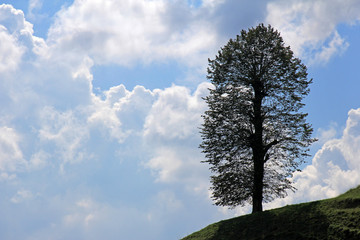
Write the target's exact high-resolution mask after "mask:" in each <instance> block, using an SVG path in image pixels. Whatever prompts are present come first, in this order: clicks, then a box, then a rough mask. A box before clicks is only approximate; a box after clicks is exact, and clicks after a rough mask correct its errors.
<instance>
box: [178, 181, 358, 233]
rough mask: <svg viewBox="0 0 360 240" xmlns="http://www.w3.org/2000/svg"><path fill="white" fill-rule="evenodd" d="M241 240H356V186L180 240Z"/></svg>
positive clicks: (207, 228)
mask: <svg viewBox="0 0 360 240" xmlns="http://www.w3.org/2000/svg"><path fill="white" fill-rule="evenodd" d="M242 239H246V240H248V239H249V240H251V239H278V240H281V239H283V240H289V239H299V240H300V239H301V240H304V239H314V240H316V239H330V240H335V239H349V240H350V239H360V186H359V187H357V188H354V189H351V190H349V191H348V192H346V193H345V194H342V195H340V196H338V197H336V198H331V199H326V200H321V201H315V202H309V203H302V204H296V205H290V206H286V207H283V208H278V209H273V210H269V211H264V212H262V213H256V214H249V215H245V216H241V217H237V218H232V219H229V220H224V221H221V222H218V223H214V224H211V225H209V226H207V227H206V228H204V229H202V230H200V231H198V232H195V233H193V234H191V235H189V236H187V237H185V238H183V239H182V240H242Z"/></svg>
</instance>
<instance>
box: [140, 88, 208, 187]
mask: <svg viewBox="0 0 360 240" xmlns="http://www.w3.org/2000/svg"><path fill="white" fill-rule="evenodd" d="M210 87H211V84H209V83H202V84H200V85H199V86H198V88H197V89H196V91H195V92H194V93H193V94H191V93H190V92H189V90H188V89H187V88H185V87H179V86H172V87H170V88H167V89H165V90H164V91H158V92H157V94H158V96H159V97H158V99H157V101H156V102H155V103H154V104H153V105H152V108H151V110H150V112H149V115H148V116H147V118H146V122H145V126H144V137H145V140H146V142H147V144H148V145H149V146H150V148H151V149H152V152H151V154H152V155H153V157H152V158H151V160H150V161H149V162H148V163H147V166H148V167H150V168H151V169H152V170H153V171H154V172H155V174H156V176H157V180H158V181H160V182H165V183H171V182H181V183H183V184H184V185H185V186H186V187H187V188H188V189H189V190H191V191H198V190H202V191H205V192H207V188H208V170H207V166H206V165H205V164H201V163H200V162H201V161H202V160H203V156H202V154H201V153H200V150H199V149H198V146H199V143H200V136H199V126H200V125H201V123H202V119H201V114H202V113H203V112H204V111H205V110H206V104H205V102H204V101H203V100H202V97H204V96H205V95H206V94H207V93H208V88H210Z"/></svg>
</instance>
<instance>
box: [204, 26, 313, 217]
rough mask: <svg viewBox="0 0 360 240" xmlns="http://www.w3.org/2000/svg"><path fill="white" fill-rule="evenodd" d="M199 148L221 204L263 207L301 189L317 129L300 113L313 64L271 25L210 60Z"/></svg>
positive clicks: (240, 37)
mask: <svg viewBox="0 0 360 240" xmlns="http://www.w3.org/2000/svg"><path fill="white" fill-rule="evenodd" d="M208 79H209V80H210V81H211V83H212V84H213V85H214V88H213V89H210V94H209V95H208V96H207V97H205V101H206V102H207V104H208V110H207V111H206V112H205V114H204V115H203V119H204V123H203V125H202V127H201V134H202V139H203V141H202V143H201V144H200V147H201V148H202V149H203V152H204V153H205V157H206V160H205V161H204V162H207V163H209V164H210V170H211V171H212V172H213V175H212V176H211V183H212V187H211V190H212V193H213V199H214V200H215V204H216V205H221V206H230V207H236V206H238V205H242V206H243V205H244V204H245V203H247V202H248V203H250V204H252V206H253V210H252V211H253V213H254V212H259V211H262V203H263V202H270V201H272V200H273V199H275V198H278V197H284V196H286V194H287V190H289V189H290V190H295V188H294V187H293V186H292V182H291V180H290V177H291V176H292V174H293V172H294V171H296V170H298V167H299V165H300V164H301V163H303V162H304V160H305V158H306V157H307V156H309V155H308V151H309V146H310V144H311V143H312V142H314V141H315V140H316V139H313V138H311V134H312V131H313V129H312V127H311V125H310V124H308V123H307V122H306V116H307V114H306V113H303V112H301V110H302V108H303V106H304V104H303V103H302V100H303V98H304V97H305V96H306V95H307V94H308V93H309V84H310V83H311V82H312V80H311V79H310V80H308V79H307V71H306V66H305V65H304V64H302V63H301V61H300V60H299V59H298V58H295V57H294V55H293V52H292V51H291V50H290V47H286V46H285V45H284V42H283V39H282V37H281V36H280V34H279V32H278V31H276V30H274V29H273V28H272V27H271V26H270V25H269V26H264V25H263V24H260V25H258V26H257V27H256V28H251V29H249V30H248V31H245V30H243V31H241V35H238V36H237V37H236V39H230V41H229V42H228V43H227V44H226V45H225V46H224V47H223V48H221V50H220V51H219V52H218V55H217V56H216V57H215V59H214V60H210V59H209V67H208Z"/></svg>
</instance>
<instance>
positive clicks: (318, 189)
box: [267, 109, 360, 208]
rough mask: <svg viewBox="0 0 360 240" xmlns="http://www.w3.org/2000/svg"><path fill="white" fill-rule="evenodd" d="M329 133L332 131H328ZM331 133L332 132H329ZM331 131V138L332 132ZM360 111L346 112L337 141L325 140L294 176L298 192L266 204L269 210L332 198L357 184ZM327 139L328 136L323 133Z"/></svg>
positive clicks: (358, 179)
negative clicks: (346, 118)
mask: <svg viewBox="0 0 360 240" xmlns="http://www.w3.org/2000/svg"><path fill="white" fill-rule="evenodd" d="M330 130H331V129H330ZM331 132H332V130H331ZM331 132H330V135H333V136H334V134H333V133H331ZM359 133H360V109H352V110H350V111H349V114H348V120H347V122H346V127H345V129H344V131H343V133H342V136H341V137H340V138H332V139H328V140H327V141H326V142H325V143H324V144H323V146H322V147H321V149H320V150H319V151H318V152H317V153H316V154H315V156H314V158H313V160H312V163H311V164H310V165H308V166H306V167H305V168H304V169H303V170H302V171H301V172H297V173H295V174H294V177H293V180H294V181H295V185H294V186H295V187H296V188H297V191H296V192H295V193H290V194H289V196H288V197H286V198H284V199H277V200H275V201H274V202H273V203H269V204H267V207H268V208H273V207H279V206H283V205H285V204H292V203H299V202H306V201H311V200H319V199H324V198H331V197H335V196H337V195H339V194H341V193H344V192H345V191H347V190H348V189H350V188H353V187H356V186H358V185H359V183H360V164H359V163H360V158H359V156H360V152H359V149H360V134H359ZM325 135H326V137H328V136H329V135H328V133H326V134H325Z"/></svg>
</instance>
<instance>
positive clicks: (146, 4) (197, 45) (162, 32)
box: [48, 0, 216, 65]
mask: <svg viewBox="0 0 360 240" xmlns="http://www.w3.org/2000/svg"><path fill="white" fill-rule="evenodd" d="M104 13H106V14H104ZM193 15H194V13H192V12H190V9H189V7H188V6H187V5H186V3H183V4H182V3H181V2H177V1H176V2H168V1H163V0H156V1H147V0H139V1H130V0H122V1H113V0H108V1H106V2H101V1H94V0H86V1H78V0H76V1H74V3H73V4H72V5H71V6H70V7H68V8H64V9H63V10H61V11H60V12H59V13H58V14H57V17H56V21H55V24H54V25H53V26H52V27H51V28H50V30H49V38H48V42H49V44H50V45H51V46H54V48H57V49H58V51H65V52H74V53H77V54H89V55H90V56H91V57H92V58H94V60H95V62H96V63H109V62H115V63H118V64H121V65H130V64H133V63H134V62H135V61H141V62H143V63H150V62H152V61H160V62H161V61H165V60H167V59H180V60H181V61H183V62H187V63H188V64H189V65H190V64H198V63H197V61H198V59H197V58H196V57H195V58H194V56H193V55H192V54H194V53H200V52H205V53H207V52H208V49H209V48H210V49H212V48H213V45H214V43H215V42H216V33H215V32H214V29H213V28H212V27H211V25H209V24H207V22H204V21H202V20H201V19H199V20H196V19H195V20H194V18H195V16H193ZM174 18H177V19H174ZM178 18H181V21H179V19H178ZM189 20H192V21H191V22H189ZM185 23H189V24H185ZM100 46H101V47H100ZM190 56H192V57H190ZM195 56H196V55H195ZM204 56H205V55H204ZM204 56H203V57H204ZM205 59H206V58H205Z"/></svg>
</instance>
